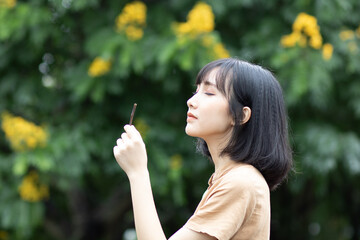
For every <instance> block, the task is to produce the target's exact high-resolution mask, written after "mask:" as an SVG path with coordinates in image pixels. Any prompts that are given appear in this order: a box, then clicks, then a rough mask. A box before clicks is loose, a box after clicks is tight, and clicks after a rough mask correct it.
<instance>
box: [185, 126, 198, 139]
mask: <svg viewBox="0 0 360 240" xmlns="http://www.w3.org/2000/svg"><path fill="white" fill-rule="evenodd" d="M185 133H186V134H187V135H189V136H190V137H198V136H197V134H196V132H195V131H193V130H191V127H189V126H188V125H186V127H185Z"/></svg>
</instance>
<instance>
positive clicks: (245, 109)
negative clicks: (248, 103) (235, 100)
mask: <svg viewBox="0 0 360 240" xmlns="http://www.w3.org/2000/svg"><path fill="white" fill-rule="evenodd" d="M250 117H251V108H249V107H243V119H242V121H241V124H245V123H247V122H248V121H249V120H250Z"/></svg>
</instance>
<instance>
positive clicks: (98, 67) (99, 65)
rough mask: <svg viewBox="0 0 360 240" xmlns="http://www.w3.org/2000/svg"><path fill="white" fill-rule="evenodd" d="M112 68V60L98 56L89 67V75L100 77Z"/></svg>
mask: <svg viewBox="0 0 360 240" xmlns="http://www.w3.org/2000/svg"><path fill="white" fill-rule="evenodd" d="M110 68H111V62H110V61H108V60H105V59H102V58H101V57H96V58H95V59H94V61H93V62H92V63H91V65H90V67H89V69H88V75H89V76H91V77H99V76H102V75H105V74H106V73H108V72H109V71H110Z"/></svg>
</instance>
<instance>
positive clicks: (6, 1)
mask: <svg viewBox="0 0 360 240" xmlns="http://www.w3.org/2000/svg"><path fill="white" fill-rule="evenodd" d="M15 5H16V0H0V7H5V8H13V7H15Z"/></svg>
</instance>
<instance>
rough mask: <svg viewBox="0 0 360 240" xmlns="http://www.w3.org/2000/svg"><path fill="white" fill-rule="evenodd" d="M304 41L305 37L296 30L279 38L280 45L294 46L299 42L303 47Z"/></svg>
mask: <svg viewBox="0 0 360 240" xmlns="http://www.w3.org/2000/svg"><path fill="white" fill-rule="evenodd" d="M306 42H307V41H306V37H305V36H304V35H302V34H301V33H300V32H298V31H296V32H292V33H291V34H289V35H285V36H283V37H282V38H281V45H282V46H283V47H294V46H295V45H296V44H297V43H299V45H300V46H301V47H305V46H306Z"/></svg>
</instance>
